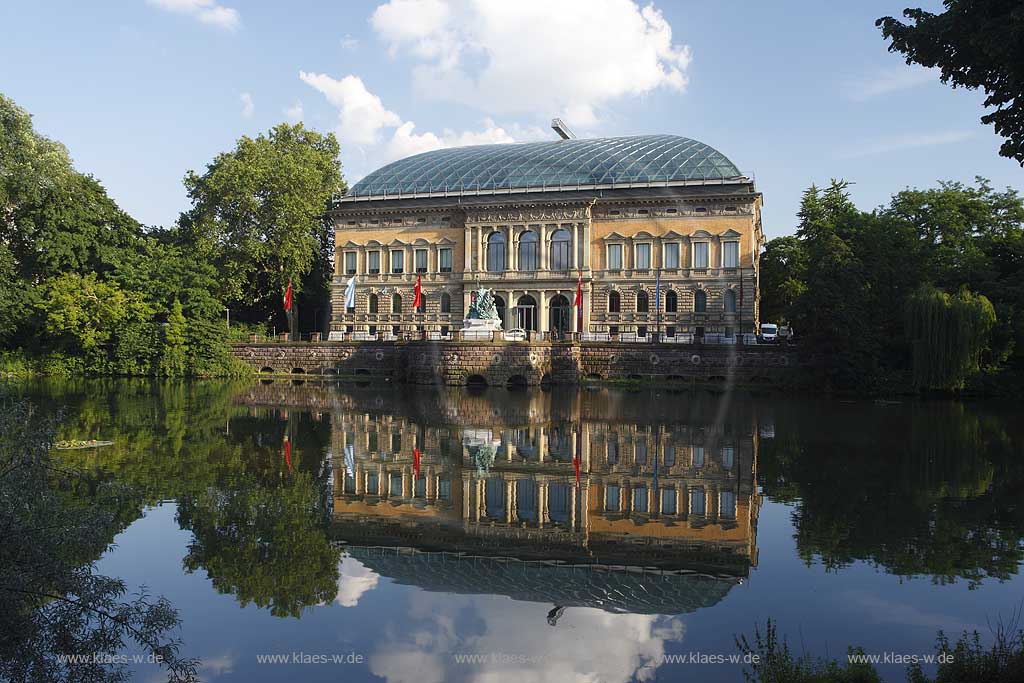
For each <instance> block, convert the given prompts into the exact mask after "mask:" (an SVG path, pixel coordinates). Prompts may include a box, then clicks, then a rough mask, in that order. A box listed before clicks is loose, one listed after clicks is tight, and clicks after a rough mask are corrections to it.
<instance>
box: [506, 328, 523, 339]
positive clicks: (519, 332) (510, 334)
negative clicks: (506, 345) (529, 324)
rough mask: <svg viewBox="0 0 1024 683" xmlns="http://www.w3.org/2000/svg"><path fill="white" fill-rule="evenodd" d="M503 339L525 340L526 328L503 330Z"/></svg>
mask: <svg viewBox="0 0 1024 683" xmlns="http://www.w3.org/2000/svg"><path fill="white" fill-rule="evenodd" d="M505 341H526V330H524V329H523V328H521V327H513V328H512V329H511V330H505Z"/></svg>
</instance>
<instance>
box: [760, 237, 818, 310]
mask: <svg viewBox="0 0 1024 683" xmlns="http://www.w3.org/2000/svg"><path fill="white" fill-rule="evenodd" d="M759 268H760V273H759V277H760V288H761V320H764V321H768V320H771V321H778V322H789V321H790V316H791V315H792V312H793V305H794V304H795V303H796V301H797V300H798V299H799V298H800V296H801V295H802V294H803V293H804V292H805V291H806V289H807V285H806V283H805V279H806V277H807V254H806V253H805V252H804V245H803V243H802V242H801V241H800V240H799V239H798V238H796V237H794V236H792V235H787V236H785V237H776V238H775V239H773V240H770V241H769V242H768V244H766V245H765V248H764V253H763V254H761V260H760V266H759Z"/></svg>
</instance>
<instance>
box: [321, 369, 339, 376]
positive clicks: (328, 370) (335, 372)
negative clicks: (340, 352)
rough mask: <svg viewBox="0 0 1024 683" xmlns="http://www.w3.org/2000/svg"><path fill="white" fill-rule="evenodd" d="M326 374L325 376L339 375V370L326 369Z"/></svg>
mask: <svg viewBox="0 0 1024 683" xmlns="http://www.w3.org/2000/svg"><path fill="white" fill-rule="evenodd" d="M324 374H325V375H337V374H338V368H326V369H325V370H324Z"/></svg>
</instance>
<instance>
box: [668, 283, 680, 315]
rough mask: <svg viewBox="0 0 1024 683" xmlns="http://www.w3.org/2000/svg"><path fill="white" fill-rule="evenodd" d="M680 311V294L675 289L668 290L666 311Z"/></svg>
mask: <svg viewBox="0 0 1024 683" xmlns="http://www.w3.org/2000/svg"><path fill="white" fill-rule="evenodd" d="M678 311H679V295H678V294H676V293H675V291H674V290H671V289H670V290H668V292H667V293H666V294H665V312H666V313H677V312H678Z"/></svg>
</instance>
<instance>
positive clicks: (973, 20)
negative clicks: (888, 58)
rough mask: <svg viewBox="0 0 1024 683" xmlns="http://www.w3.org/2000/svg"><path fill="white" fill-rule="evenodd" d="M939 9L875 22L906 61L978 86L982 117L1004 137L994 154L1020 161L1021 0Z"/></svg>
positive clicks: (979, 0) (949, 3)
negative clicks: (984, 111) (981, 93)
mask: <svg viewBox="0 0 1024 683" xmlns="http://www.w3.org/2000/svg"><path fill="white" fill-rule="evenodd" d="M943 4H944V5H945V8H946V11H945V12H942V13H940V14H933V13H931V12H926V11H925V10H923V9H920V8H917V9H914V8H908V9H905V10H903V16H904V17H905V18H907V19H910V20H911V21H910V22H908V23H903V22H902V21H899V20H897V19H894V18H893V17H882V18H881V19H879V20H878V21H877V22H875V23H876V25H877V26H879V27H880V28H881V29H882V35H883V36H885V38H887V39H888V40H891V41H892V44H891V45H890V46H889V50H890V51H892V52H900V53H902V54H903V55H904V56H905V57H906V59H907V64H915V63H916V64H920V65H922V66H926V67H929V68H931V67H937V68H939V69H940V70H941V72H942V82H943V83H949V84H952V86H953V87H963V88H971V89H975V88H982V89H984V91H985V94H986V95H987V97H986V98H985V106H986V107H988V108H990V109H994V110H995V111H992V112H990V113H988V114H986V115H985V116H983V117H982V118H981V120H982V122H983V123H986V124H992V125H993V126H994V127H995V130H996V133H998V134H999V135H1001V136H1002V137H1004V138H1006V141H1005V142H1004V143H1003V145H1002V147H1001V148H1000V150H999V153H1000V154H1001V155H1002V156H1004V157H1010V158H1011V159H1016V160H1017V161H1018V162H1020V164H1021V165H1022V166H1024V6H1022V5H1021V3H1020V0H945V1H944V2H943Z"/></svg>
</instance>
